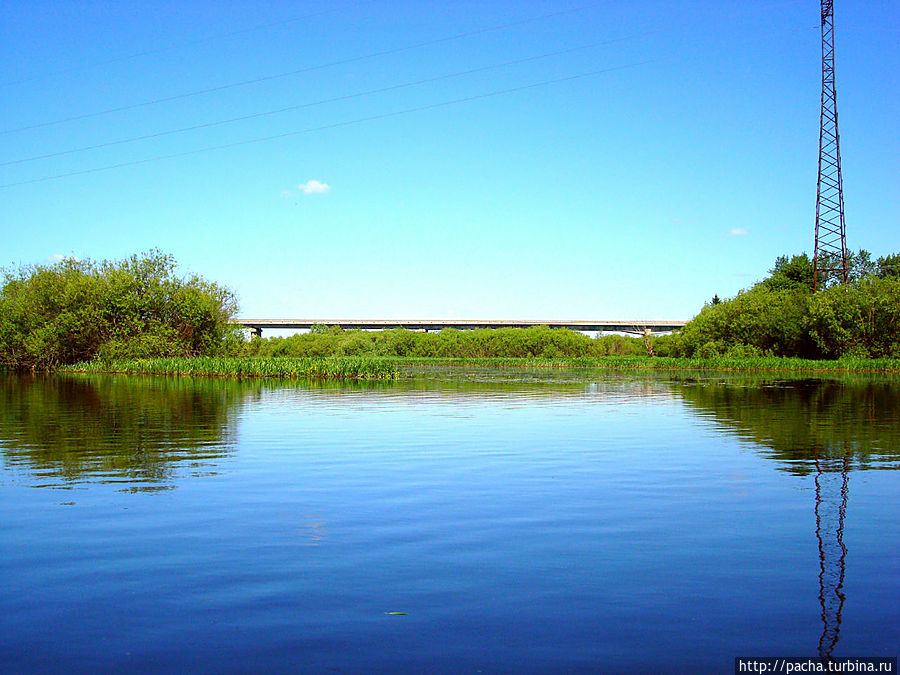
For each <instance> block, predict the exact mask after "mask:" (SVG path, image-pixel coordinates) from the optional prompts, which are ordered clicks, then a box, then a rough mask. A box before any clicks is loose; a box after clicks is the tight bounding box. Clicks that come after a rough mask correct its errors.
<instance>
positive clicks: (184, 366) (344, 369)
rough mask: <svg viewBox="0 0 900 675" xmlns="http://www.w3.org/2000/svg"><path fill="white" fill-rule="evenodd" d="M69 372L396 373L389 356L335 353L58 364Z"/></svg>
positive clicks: (334, 376) (331, 376)
mask: <svg viewBox="0 0 900 675" xmlns="http://www.w3.org/2000/svg"><path fill="white" fill-rule="evenodd" d="M62 370H63V371H64V372H69V373H126V374H135V375H138V374H139V375H204V376H205V375H216V376H221V377H236V378H256V377H278V378H312V379H327V380H339V379H354V380H366V379H370V380H384V379H393V378H394V377H396V375H397V369H396V367H395V364H394V363H393V362H392V361H391V360H389V359H383V358H373V357H353V356H335V357H330V358H327V359H323V358H259V357H221V356H195V357H191V358H184V357H176V358H153V359H118V360H115V361H108V362H103V361H88V362H85V363H75V364H72V365H69V366H65V367H63V368H62Z"/></svg>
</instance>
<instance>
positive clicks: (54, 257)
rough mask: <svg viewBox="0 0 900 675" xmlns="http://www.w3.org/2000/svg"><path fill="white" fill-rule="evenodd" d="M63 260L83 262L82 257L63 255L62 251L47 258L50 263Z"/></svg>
mask: <svg viewBox="0 0 900 675" xmlns="http://www.w3.org/2000/svg"><path fill="white" fill-rule="evenodd" d="M63 260H74V261H75V262H81V258H79V257H78V256H76V255H63V254H62V253H54V254H53V255H51V256H50V257H49V258H47V262H49V263H58V262H62V261H63Z"/></svg>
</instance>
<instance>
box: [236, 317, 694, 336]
mask: <svg viewBox="0 0 900 675" xmlns="http://www.w3.org/2000/svg"><path fill="white" fill-rule="evenodd" d="M234 323H236V324H238V325H240V326H244V327H245V328H250V329H251V330H253V331H254V332H256V333H257V334H261V332H262V329H263V328H294V329H303V328H312V327H313V326H316V325H319V326H340V327H341V328H344V329H354V328H355V329H361V330H383V329H386V328H406V329H409V330H425V331H429V330H441V329H443V328H457V329H459V330H471V329H473V328H529V327H531V326H549V327H551V328H568V329H570V330H578V331H605V332H622V333H638V334H642V333H645V332H648V331H649V332H651V333H666V332H669V331H673V330H677V329H679V328H682V327H684V325H685V323H686V322H685V321H662V320H652V321H648V320H644V319H635V320H604V321H538V320H535V321H520V320H511V321H502V320H494V319H491V320H464V319H441V320H434V321H432V320H424V319H236V320H235V321H234Z"/></svg>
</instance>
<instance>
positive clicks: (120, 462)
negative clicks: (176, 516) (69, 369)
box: [0, 376, 252, 491]
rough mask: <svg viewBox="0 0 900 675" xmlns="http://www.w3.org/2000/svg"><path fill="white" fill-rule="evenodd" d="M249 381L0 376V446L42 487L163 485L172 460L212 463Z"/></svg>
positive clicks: (202, 466) (225, 444)
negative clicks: (83, 483)
mask: <svg viewBox="0 0 900 675" xmlns="http://www.w3.org/2000/svg"><path fill="white" fill-rule="evenodd" d="M249 387H250V385H242V384H241V383H237V382H224V381H213V380H192V379H187V378H168V379H166V378H136V377H127V378H122V377H118V378H117V377H78V376H72V377H40V376H36V377H34V376H4V377H0V449H2V452H3V454H4V456H5V459H6V462H7V464H8V465H9V466H10V468H12V469H16V468H21V469H24V470H25V471H26V473H27V475H28V476H29V480H31V481H34V480H35V479H37V480H38V481H39V482H38V484H39V485H43V486H50V487H71V486H73V485H76V484H78V483H82V482H107V483H118V484H121V485H122V487H123V488H124V489H128V490H132V491H152V490H160V489H170V488H171V487H173V486H174V479H175V474H174V472H175V470H176V468H177V467H189V468H190V469H191V470H192V471H195V472H202V471H204V470H207V471H214V463H213V461H214V460H216V459H218V458H221V457H223V456H224V455H225V454H227V453H228V452H229V451H230V449H231V447H232V444H233V441H234V437H235V428H236V421H235V415H234V414H233V413H234V411H235V409H236V408H237V407H239V406H240V405H241V403H242V401H243V400H245V399H246V397H247V395H248V394H249V393H251V392H252V389H250V388H249Z"/></svg>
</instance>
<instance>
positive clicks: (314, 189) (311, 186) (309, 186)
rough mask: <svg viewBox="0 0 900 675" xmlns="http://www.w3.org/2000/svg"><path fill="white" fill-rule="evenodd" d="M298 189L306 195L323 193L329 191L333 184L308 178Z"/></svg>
mask: <svg viewBox="0 0 900 675" xmlns="http://www.w3.org/2000/svg"><path fill="white" fill-rule="evenodd" d="M297 189H298V190H300V192H302V193H303V194H305V195H321V194H325V193H326V192H328V191H329V190H330V189H331V186H330V185H329V184H328V183H323V182H321V181H318V180H308V181H306V182H305V183H300V185H298V186H297Z"/></svg>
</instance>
